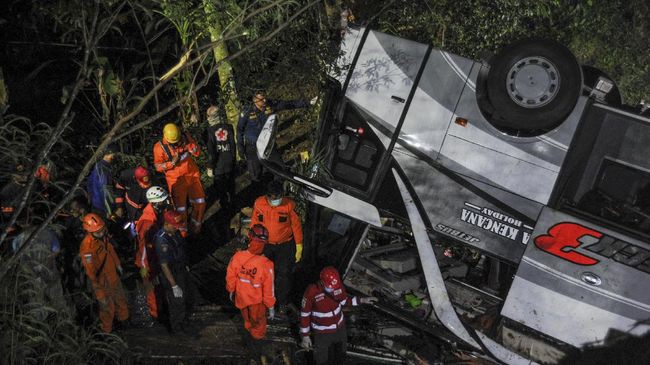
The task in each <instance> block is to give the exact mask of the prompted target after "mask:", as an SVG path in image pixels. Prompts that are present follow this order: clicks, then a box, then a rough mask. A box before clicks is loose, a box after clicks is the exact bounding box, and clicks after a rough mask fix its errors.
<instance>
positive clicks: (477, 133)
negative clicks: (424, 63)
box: [439, 63, 586, 209]
mask: <svg viewBox="0 0 650 365" xmlns="http://www.w3.org/2000/svg"><path fill="white" fill-rule="evenodd" d="M480 67H481V66H480V65H479V64H478V63H477V67H474V68H473V69H472V73H471V75H470V78H469V80H468V82H467V87H466V88H465V90H464V92H463V95H462V96H461V98H460V101H459V104H458V108H457V109H456V110H455V117H460V118H464V119H466V120H467V121H468V123H467V124H460V123H451V124H450V127H449V131H448V132H447V137H446V138H445V142H444V144H443V146H442V150H441V152H440V158H439V162H440V163H441V164H442V165H443V166H445V167H447V168H449V169H451V170H452V171H454V172H456V173H458V174H460V175H463V176H467V177H470V178H472V179H475V180H479V181H482V182H484V183H486V184H489V185H492V186H495V187H497V188H500V189H503V190H506V191H509V192H511V193H513V194H516V195H519V196H522V197H525V198H528V199H531V200H534V201H536V202H538V203H541V204H547V203H548V201H549V198H550V196H551V192H552V190H553V187H554V185H555V181H556V180H557V177H558V173H559V171H560V168H561V166H562V163H563V162H564V158H565V156H566V153H567V150H568V146H569V144H570V142H571V140H572V139H573V135H574V133H575V129H576V127H577V125H578V122H579V121H580V118H581V116H582V114H583V112H584V108H585V104H586V98H584V97H583V98H580V99H579V101H578V103H577V105H576V107H575V108H574V110H573V112H572V113H571V114H570V115H569V116H568V118H567V119H566V120H565V121H564V122H563V123H562V124H561V125H560V126H559V127H558V128H557V129H555V130H552V131H549V132H547V133H545V134H542V135H540V136H537V137H526V138H523V137H514V136H510V135H507V134H505V133H502V132H500V131H498V130H497V129H496V128H494V127H493V126H492V125H491V124H490V123H489V122H488V121H487V120H486V119H485V118H484V117H483V114H482V113H481V111H480V109H479V106H478V103H477V100H476V86H475V83H476V79H477V76H478V72H479V69H480ZM530 112H531V113H534V112H535V111H534V110H531V111H530ZM454 119H455V118H454ZM522 124H525V121H522ZM514 208H515V209H516V207H514Z"/></svg>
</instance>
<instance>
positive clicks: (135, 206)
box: [124, 193, 144, 209]
mask: <svg viewBox="0 0 650 365" xmlns="http://www.w3.org/2000/svg"><path fill="white" fill-rule="evenodd" d="M124 198H125V199H126V202H127V203H129V205H130V206H132V207H133V208H136V209H142V207H144V204H138V203H136V202H134V201H133V200H131V199H129V194H128V193H126V194H124Z"/></svg>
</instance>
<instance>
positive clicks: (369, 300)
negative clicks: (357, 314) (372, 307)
mask: <svg viewBox="0 0 650 365" xmlns="http://www.w3.org/2000/svg"><path fill="white" fill-rule="evenodd" d="M378 300H379V299H377V297H363V298H360V299H359V303H361V304H375V303H377V301H378Z"/></svg>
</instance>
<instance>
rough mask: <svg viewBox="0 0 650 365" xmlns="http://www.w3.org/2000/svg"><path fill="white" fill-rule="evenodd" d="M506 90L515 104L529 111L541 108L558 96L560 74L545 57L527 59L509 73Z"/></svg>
mask: <svg viewBox="0 0 650 365" xmlns="http://www.w3.org/2000/svg"><path fill="white" fill-rule="evenodd" d="M506 89H507V90H508V95H509V96H510V99H512V101H513V102H515V104H517V105H519V106H521V107H524V108H528V109H534V108H539V107H542V106H544V105H546V104H548V103H550V102H551V101H552V100H553V99H554V98H555V96H556V95H557V93H558V91H559V89H560V73H559V72H558V71H557V68H556V67H555V65H553V64H552V63H551V62H550V61H549V60H547V59H546V58H544V57H526V58H524V59H522V60H520V61H519V62H517V63H515V64H514V65H513V66H512V67H511V68H510V71H508V77H507V79H506Z"/></svg>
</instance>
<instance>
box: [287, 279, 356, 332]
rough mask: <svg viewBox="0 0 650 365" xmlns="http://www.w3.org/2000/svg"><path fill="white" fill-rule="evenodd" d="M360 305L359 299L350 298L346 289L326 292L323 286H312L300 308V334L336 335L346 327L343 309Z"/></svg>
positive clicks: (304, 296)
mask: <svg viewBox="0 0 650 365" xmlns="http://www.w3.org/2000/svg"><path fill="white" fill-rule="evenodd" d="M356 305H359V301H358V299H357V297H354V296H348V293H347V292H346V291H345V288H344V287H342V288H341V289H337V290H334V291H333V292H332V293H327V292H325V289H324V288H323V286H322V285H321V284H310V285H309V286H308V287H307V289H306V290H305V294H304V295H303V297H302V304H301V307H300V334H301V335H302V336H309V332H310V331H314V333H334V332H336V331H337V330H338V329H339V328H341V327H344V326H345V321H344V320H343V307H351V306H356Z"/></svg>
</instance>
